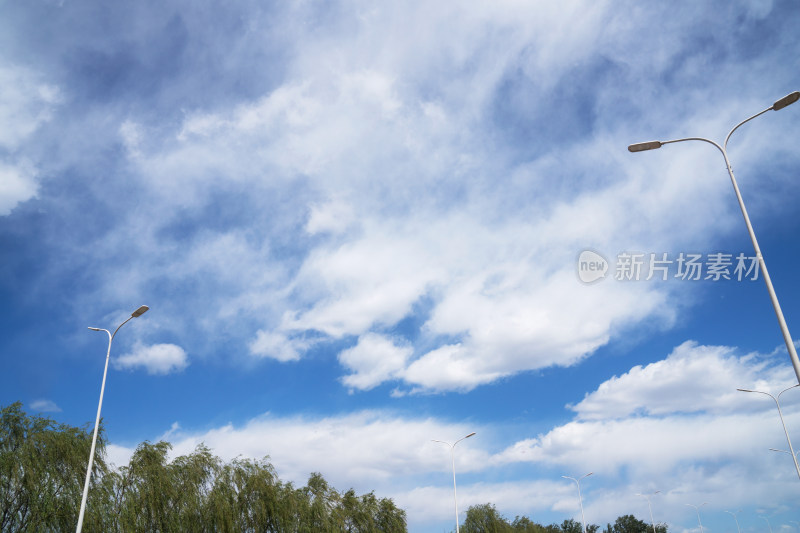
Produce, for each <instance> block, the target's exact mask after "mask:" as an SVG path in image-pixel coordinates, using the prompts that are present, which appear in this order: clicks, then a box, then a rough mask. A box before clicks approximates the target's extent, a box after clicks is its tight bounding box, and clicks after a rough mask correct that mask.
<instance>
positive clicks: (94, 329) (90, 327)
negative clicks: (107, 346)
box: [89, 326, 103, 331]
mask: <svg viewBox="0 0 800 533" xmlns="http://www.w3.org/2000/svg"><path fill="white" fill-rule="evenodd" d="M89 329H90V330H92V331H103V330H102V329H100V328H93V327H92V326H89Z"/></svg>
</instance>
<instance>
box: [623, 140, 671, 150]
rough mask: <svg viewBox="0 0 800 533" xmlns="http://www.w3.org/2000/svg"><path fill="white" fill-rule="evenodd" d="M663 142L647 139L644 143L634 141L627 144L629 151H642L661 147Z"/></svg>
mask: <svg viewBox="0 0 800 533" xmlns="http://www.w3.org/2000/svg"><path fill="white" fill-rule="evenodd" d="M663 144H664V143H662V142H661V141H647V142H644V143H636V144H632V145H630V146H628V151H629V152H644V151H646V150H655V149H656V148H661V146H662V145H663Z"/></svg>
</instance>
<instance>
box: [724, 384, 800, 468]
mask: <svg viewBox="0 0 800 533" xmlns="http://www.w3.org/2000/svg"><path fill="white" fill-rule="evenodd" d="M795 387H800V384H797V385H792V386H791V387H789V388H788V389H783V390H782V391H781V392H779V393H778V397H777V398H776V397H775V396H773V395H772V394H770V393H768V392H763V391H760V390H749V389H736V390H738V391H741V392H755V393H758V394H763V395H765V396H769V397H770V398H772V400H773V401H774V402H775V406H776V407H777V408H778V416H780V417H781V424H783V432H784V434H785V435H786V442H788V443H789V452H788V453H789V455H791V456H792V460H793V461H794V468H795V470H796V471H797V477H798V479H800V465H798V464H797V456H796V455H795V453H794V448H792V440H791V439H790V438H789V432H788V431H787V430H786V422H784V421H783V413H782V412H781V403H780V401H779V399H780V397H781V394H783V393H784V392H786V391H787V390H791V389H794V388H795ZM778 451H781V450H778Z"/></svg>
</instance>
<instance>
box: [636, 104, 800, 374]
mask: <svg viewBox="0 0 800 533" xmlns="http://www.w3.org/2000/svg"><path fill="white" fill-rule="evenodd" d="M798 99H800V91H795V92H793V93H791V94H788V95H786V96H784V97H783V98H781V99H780V100H778V101H777V102H775V103H774V104H772V105H771V106H770V107H768V108H767V109H765V110H764V111H761V112H760V113H756V114H755V115H753V116H752V117H750V118H748V119H746V120H743V121H742V122H740V123H739V124H737V125H736V126H735V127H734V128H733V129H732V130H731V131H730V132H729V133H728V136H727V137H725V142H724V143H723V145H722V146H720V145H719V144H717V143H715V142H714V141H712V140H709V139H704V138H703V137H687V138H685V139H674V140H671V141H649V142H643V143H637V144H632V145H630V146H628V151H629V152H644V151H646V150H655V149H656V148H661V147H662V146H664V145H665V144H670V143H678V142H683V141H703V142H707V143H709V144H713V145H714V146H716V147H717V149H718V150H719V151H720V152H722V157H724V158H725V166H726V167H727V168H728V174H729V175H730V177H731V183H732V184H733V190H734V191H735V192H736V198H737V200H739V208H740V209H741V210H742V216H744V222H745V224H746V225H747V231H748V232H749V233H750V240H751V241H752V242H753V248H755V252H756V258H757V260H758V264H759V267H760V268H761V273H762V274H763V276H764V283H766V284H767V292H769V297H770V299H771V300H772V307H773V309H775V315H776V316H777V317H778V324H779V325H780V328H781V333H783V340H784V342H785V343H786V349H787V350H789V358H790V359H791V360H792V366H793V367H794V373H795V375H796V377H797V382H798V384H800V359H798V358H797V351H796V350H795V348H794V342H793V341H792V336H791V335H790V334H789V327H788V326H787V325H786V320H785V319H784V318H783V311H781V306H780V304H779V303H778V296H777V295H776V294H775V289H774V288H773V287H772V280H771V279H770V277H769V272H767V264H766V263H765V262H764V257H763V256H762V255H761V248H759V247H758V241H757V240H756V234H755V232H754V231H753V226H752V224H750V217H749V216H748V215H747V209H745V207H744V200H742V195H741V193H740V192H739V186H738V185H737V184H736V178H735V177H734V176H733V167H731V163H730V160H729V159H728V152H727V148H728V140H729V139H730V138H731V135H732V134H733V132H734V131H736V130H737V129H738V128H739V126H741V125H742V124H744V123H745V122H748V121H750V120H753V119H754V118H756V117H757V116H759V115H762V114H764V113H766V112H767V111H769V110H770V109H772V110H774V111H778V110H780V109H783V108H784V107H786V106H788V105H790V104H793V103H795V102H796V101H797V100H798Z"/></svg>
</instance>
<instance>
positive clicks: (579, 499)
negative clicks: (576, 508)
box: [561, 472, 594, 533]
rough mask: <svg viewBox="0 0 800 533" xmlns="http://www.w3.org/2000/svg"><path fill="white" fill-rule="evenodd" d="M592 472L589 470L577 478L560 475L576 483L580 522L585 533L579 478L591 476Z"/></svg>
mask: <svg viewBox="0 0 800 533" xmlns="http://www.w3.org/2000/svg"><path fill="white" fill-rule="evenodd" d="M592 474H594V472H589V473H588V474H584V475H582V476H581V477H579V478H578V479H575V478H574V477H569V476H561V477H563V478H564V479H571V480H572V481H574V482H575V484H576V485H578V502H579V503H580V505H581V522H582V523H583V533H586V518H585V517H584V515H583V496H581V480H582V479H583V478H585V477H589V476H591V475H592Z"/></svg>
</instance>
